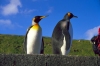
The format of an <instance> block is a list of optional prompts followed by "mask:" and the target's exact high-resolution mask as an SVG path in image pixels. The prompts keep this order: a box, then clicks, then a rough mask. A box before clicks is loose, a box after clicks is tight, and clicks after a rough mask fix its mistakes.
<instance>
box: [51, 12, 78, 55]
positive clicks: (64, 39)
mask: <svg viewBox="0 0 100 66" xmlns="http://www.w3.org/2000/svg"><path fill="white" fill-rule="evenodd" d="M73 17H76V18H77V16H74V15H73V14H72V13H70V12H69V13H67V14H66V15H65V16H64V18H63V19H62V20H61V21H59V22H58V23H57V25H56V26H55V28H54V30H53V33H52V48H53V53H54V54H61V55H67V54H68V53H69V51H70V47H71V44H72V38H73V29H72V25H71V23H70V19H71V18H73Z"/></svg>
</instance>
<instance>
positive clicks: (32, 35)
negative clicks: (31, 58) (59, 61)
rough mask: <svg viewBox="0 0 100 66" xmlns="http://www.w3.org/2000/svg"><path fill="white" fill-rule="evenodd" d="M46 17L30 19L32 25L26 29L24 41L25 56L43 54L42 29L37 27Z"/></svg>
mask: <svg viewBox="0 0 100 66" xmlns="http://www.w3.org/2000/svg"><path fill="white" fill-rule="evenodd" d="M45 17H47V16H35V17H34V18H33V19H32V25H31V26H30V27H29V28H28V30H27V32H26V35H25V40H24V48H25V52H26V54H43V53H44V42H43V37H42V28H41V26H40V25H39V22H40V20H41V19H43V18H45Z"/></svg>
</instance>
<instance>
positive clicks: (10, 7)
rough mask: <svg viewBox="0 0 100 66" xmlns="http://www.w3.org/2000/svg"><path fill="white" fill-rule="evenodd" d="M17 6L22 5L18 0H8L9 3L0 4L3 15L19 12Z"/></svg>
mask: <svg viewBox="0 0 100 66" xmlns="http://www.w3.org/2000/svg"><path fill="white" fill-rule="evenodd" d="M18 6H19V7H21V6H22V5H21V2H20V0H10V3H9V4H7V5H6V6H1V10H2V14H3V15H5V16H6V15H11V14H17V13H18V12H19V10H18Z"/></svg>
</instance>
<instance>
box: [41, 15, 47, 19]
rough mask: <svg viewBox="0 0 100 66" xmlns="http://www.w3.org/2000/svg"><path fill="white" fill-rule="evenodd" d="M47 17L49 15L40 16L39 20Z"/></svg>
mask: <svg viewBox="0 0 100 66" xmlns="http://www.w3.org/2000/svg"><path fill="white" fill-rule="evenodd" d="M48 16H49V15H46V16H41V17H40V18H41V19H43V18H45V17H48Z"/></svg>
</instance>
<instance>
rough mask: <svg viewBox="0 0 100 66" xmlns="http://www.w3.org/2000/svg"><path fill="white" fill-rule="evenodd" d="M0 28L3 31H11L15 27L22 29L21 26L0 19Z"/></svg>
mask: <svg viewBox="0 0 100 66" xmlns="http://www.w3.org/2000/svg"><path fill="white" fill-rule="evenodd" d="M0 27H2V28H4V29H6V28H7V29H8V28H10V29H13V28H15V27H19V28H22V26H20V25H19V24H17V23H12V22H11V20H3V19H0Z"/></svg>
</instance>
